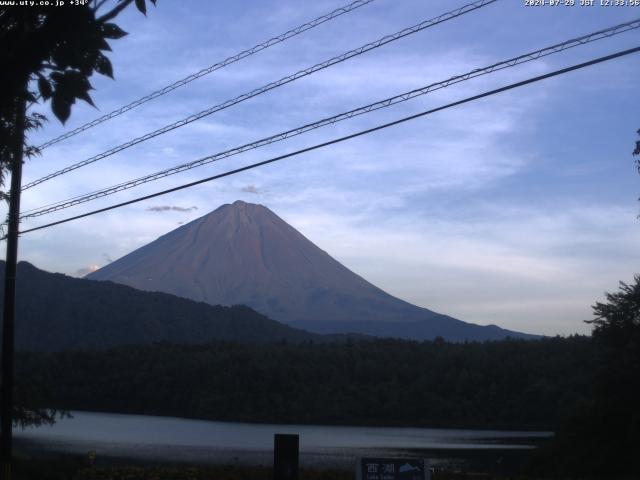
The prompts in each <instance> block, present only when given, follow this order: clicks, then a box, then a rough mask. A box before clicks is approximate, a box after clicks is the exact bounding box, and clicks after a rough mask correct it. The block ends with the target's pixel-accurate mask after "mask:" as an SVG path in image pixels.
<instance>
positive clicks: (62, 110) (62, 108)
mask: <svg viewBox="0 0 640 480" xmlns="http://www.w3.org/2000/svg"><path fill="white" fill-rule="evenodd" d="M51 110H53V114H54V115H55V116H56V117H58V120H60V121H61V122H62V123H65V122H66V121H67V119H68V118H69V115H71V102H69V101H68V100H67V99H66V98H62V97H60V96H58V95H54V96H53V99H52V100H51Z"/></svg>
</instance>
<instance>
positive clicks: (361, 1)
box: [38, 0, 375, 150]
mask: <svg viewBox="0 0 640 480" xmlns="http://www.w3.org/2000/svg"><path fill="white" fill-rule="evenodd" d="M374 1H375V0H356V1H355V2H352V3H350V4H349V5H345V6H343V7H340V8H337V9H335V10H333V11H332V12H329V13H327V14H325V15H322V16H320V17H318V18H316V19H314V20H311V21H310V22H307V23H305V24H303V25H300V26H298V27H296V28H292V29H291V30H288V31H286V32H285V33H282V34H280V35H278V36H277V37H273V38H271V39H269V40H267V41H266V42H263V43H260V44H258V45H255V46H253V47H251V48H249V49H247V50H243V51H242V52H240V53H237V54H235V55H232V56H230V57H228V58H226V59H224V60H222V61H221V62H218V63H215V64H213V65H211V66H209V67H207V68H203V69H202V70H200V71H199V72H196V73H193V74H191V75H189V76H188V77H185V78H183V79H181V80H178V81H176V82H174V83H172V84H171V85H167V86H166V87H164V88H161V89H160V90H156V91H155V92H152V93H150V94H148V95H146V96H144V97H142V98H139V99H138V100H135V101H133V102H131V103H128V104H127V105H124V106H122V107H120V108H118V109H116V110H113V111H112V112H110V113H107V114H105V115H103V116H101V117H98V118H96V119H94V120H92V121H90V122H88V123H85V124H84V125H81V126H79V127H78V128H75V129H73V130H70V131H69V132H66V133H64V134H62V135H60V136H59V137H56V138H53V139H51V140H48V141H47V142H45V143H43V144H42V145H40V146H39V147H38V148H39V149H40V150H43V149H45V148H47V147H49V146H51V145H54V144H56V143H58V142H61V141H62V140H66V139H67V138H70V137H73V136H75V135H77V134H79V133H81V132H84V131H85V130H88V129H90V128H92V127H95V126H96V125H99V124H101V123H103V122H106V121H107V120H111V119H112V118H114V117H117V116H119V115H122V114H123V113H125V112H128V111H129V110H133V109H134V108H137V107H139V106H140V105H142V104H144V103H147V102H149V101H151V100H154V99H155V98H158V97H160V96H162V95H165V94H167V93H169V92H171V91H172V90H175V89H176V88H179V87H182V86H184V85H187V84H188V83H191V82H193V81H194V80H197V79H198V78H200V77H204V76H205V75H209V74H210V73H213V72H215V71H216V70H220V69H221V68H224V67H226V66H228V65H231V64H232V63H235V62H238V61H240V60H242V59H244V58H247V57H249V56H251V55H254V54H256V53H258V52H260V51H262V50H265V49H267V48H269V47H272V46H274V45H277V44H279V43H282V42H284V41H286V40H288V39H290V38H292V37H295V36H297V35H300V34H301V33H303V32H306V31H307V30H311V29H312V28H315V27H317V26H318V25H322V24H323V23H325V22H328V21H329V20H333V19H334V18H337V17H339V16H341V15H344V14H345V13H349V12H352V11H353V10H355V9H357V8H360V7H362V6H364V5H367V4H369V3H371V2H374Z"/></svg>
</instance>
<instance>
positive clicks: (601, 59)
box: [2, 46, 640, 240]
mask: <svg viewBox="0 0 640 480" xmlns="http://www.w3.org/2000/svg"><path fill="white" fill-rule="evenodd" d="M637 52H640V46H639V47H635V48H630V49H628V50H622V51H620V52H616V53H613V54H611V55H606V56H604V57H599V58H596V59H593V60H590V61H588V62H583V63H579V64H576V65H572V66H570V67H566V68H563V69H560V70H555V71H553V72H550V73H546V74H544V75H539V76H537V77H532V78H529V79H527V80H523V81H520V82H516V83H512V84H510V85H507V86H504V87H500V88H496V89H494V90H490V91H488V92H484V93H481V94H478V95H474V96H471V97H467V98H465V99H462V100H458V101H456V102H452V103H449V104H447V105H443V106H440V107H437V108H433V109H431V110H426V111H424V112H420V113H416V114H414V115H410V116H408V117H404V118H401V119H398V120H394V121H393V122H389V123H385V124H383V125H378V126H376V127H372V128H369V129H366V130H361V131H360V132H356V133H352V134H350V135H346V136H344V137H340V138H336V139H333V140H329V141H327V142H323V143H319V144H316V145H312V146H311V147H306V148H303V149H300V150H296V151H295V152H291V153H286V154H284V155H280V156H277V157H273V158H270V159H268V160H263V161H261V162H257V163H252V164H251V165H246V166H244V167H240V168H236V169H234V170H229V171H227V172H224V173H220V174H217V175H213V176H210V177H206V178H202V179H200V180H196V181H194V182H190V183H186V184H183V185H179V186H177V187H173V188H169V189H167V190H162V191H160V192H156V193H152V194H150V195H145V196H142V197H138V198H134V199H133V200H128V201H126V202H121V203H117V204H115V205H111V206H109V207H105V208H100V209H97V210H93V211H90V212H87V213H83V214H80V215H75V216H73V217H68V218H65V219H63V220H58V221H56V222H51V223H47V224H45V225H40V226H39V227H34V228H29V229H27V230H23V231H21V232H19V233H20V234H24V233H29V232H35V231H37V230H42V229H44V228H49V227H53V226H55V225H60V224H62V223H67V222H71V221H73V220H78V219H80V218H85V217H89V216H91V215H96V214H98V213H103V212H107V211H109V210H114V209H116V208H120V207H124V206H127V205H131V204H134V203H138V202H141V201H143V200H149V199H151V198H155V197H159V196H161V195H166V194H167V193H172V192H176V191H178V190H183V189H185V188H190V187H193V186H196V185H200V184H201V183H206V182H211V181H213V180H217V179H220V178H223V177H228V176H230V175H235V174H236V173H240V172H244V171H247V170H252V169H254V168H257V167H261V166H263V165H267V164H269V163H274V162H277V161H279V160H284V159H285V158H289V157H294V156H297V155H300V154H303V153H306V152H310V151H312V150H317V149H319V148H323V147H327V146H329V145H334V144H336V143H340V142H344V141H346V140H351V139H353V138H356V137H360V136H363V135H367V134H369V133H373V132H377V131H378V130H383V129H385V128H389V127H392V126H395V125H399V124H401V123H405V122H408V121H410V120H415V119H416V118H420V117H424V116H426V115H430V114H432V113H436V112H439V111H441V110H446V109H448V108H452V107H456V106H458V105H462V104H465V103H469V102H473V101H476V100H480V99H481V98H485V97H489V96H491V95H496V94H498V93H502V92H505V91H508V90H512V89H514V88H519V87H522V86H524V85H529V84H531V83H535V82H539V81H541V80H546V79H548V78H551V77H556V76H558V75H562V74H565V73H568V72H572V71H574V70H579V69H581V68H586V67H589V66H592V65H596V64H598V63H603V62H606V61H609V60H613V59H615V58H620V57H623V56H625V55H630V54H632V53H637ZM5 238H6V237H3V238H2V240H4V239H5Z"/></svg>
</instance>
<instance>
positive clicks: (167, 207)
mask: <svg viewBox="0 0 640 480" xmlns="http://www.w3.org/2000/svg"><path fill="white" fill-rule="evenodd" d="M193 210H198V207H196V206H195V205H194V206H193V207H178V206H176V205H159V206H156V207H149V208H147V212H170V211H173V212H191V211H193Z"/></svg>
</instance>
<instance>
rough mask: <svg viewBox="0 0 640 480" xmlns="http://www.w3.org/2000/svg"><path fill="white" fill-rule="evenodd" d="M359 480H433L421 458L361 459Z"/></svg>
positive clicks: (357, 472) (357, 471) (357, 476)
mask: <svg viewBox="0 0 640 480" xmlns="http://www.w3.org/2000/svg"><path fill="white" fill-rule="evenodd" d="M356 479H357V480H431V473H430V471H429V468H428V465H427V464H426V462H425V461H424V460H423V459H420V458H361V459H360V461H359V462H358V466H357V469H356Z"/></svg>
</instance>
